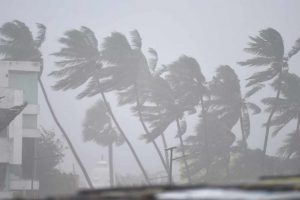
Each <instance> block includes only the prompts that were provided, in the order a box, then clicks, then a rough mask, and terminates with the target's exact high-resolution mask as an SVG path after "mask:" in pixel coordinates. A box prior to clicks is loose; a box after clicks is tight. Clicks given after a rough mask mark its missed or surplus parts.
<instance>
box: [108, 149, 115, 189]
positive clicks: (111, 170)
mask: <svg viewBox="0 0 300 200" xmlns="http://www.w3.org/2000/svg"><path fill="white" fill-rule="evenodd" d="M113 156H114V155H113V143H111V144H109V146H108V159H109V182H110V187H114V185H115V183H114V182H115V181H114V180H115V179H114V157H113Z"/></svg>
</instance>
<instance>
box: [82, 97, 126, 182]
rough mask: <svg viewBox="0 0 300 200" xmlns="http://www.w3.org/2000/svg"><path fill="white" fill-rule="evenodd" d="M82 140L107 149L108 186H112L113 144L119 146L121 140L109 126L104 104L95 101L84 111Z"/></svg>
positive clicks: (109, 119) (108, 117)
mask: <svg viewBox="0 0 300 200" xmlns="http://www.w3.org/2000/svg"><path fill="white" fill-rule="evenodd" d="M82 133H83V138H84V140H85V141H93V142H95V143H96V144H98V145H101V146H107V147H108V156H109V177H110V186H111V187H113V186H114V166H113V144H114V143H116V144H118V145H120V144H121V142H122V140H121V138H120V136H119V135H118V134H117V132H116V130H115V129H114V127H112V124H111V118H110V114H109V113H108V111H107V109H106V106H105V103H103V102H102V101H97V102H96V103H95V104H94V105H93V106H92V107H91V108H89V109H88V110H87V111H86V116H85V120H84V122H83V132H82Z"/></svg>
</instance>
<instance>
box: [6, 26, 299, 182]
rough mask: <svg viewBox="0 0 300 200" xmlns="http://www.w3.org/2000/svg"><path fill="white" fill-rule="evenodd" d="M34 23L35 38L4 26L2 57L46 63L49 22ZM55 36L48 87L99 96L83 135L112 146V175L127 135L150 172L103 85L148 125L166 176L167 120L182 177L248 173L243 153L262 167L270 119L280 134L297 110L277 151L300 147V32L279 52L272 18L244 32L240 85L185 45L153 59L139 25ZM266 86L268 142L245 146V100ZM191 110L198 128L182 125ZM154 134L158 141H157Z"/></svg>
mask: <svg viewBox="0 0 300 200" xmlns="http://www.w3.org/2000/svg"><path fill="white" fill-rule="evenodd" d="M38 29H39V32H38V34H37V37H35V38H34V37H33V35H32V33H31V32H30V30H29V29H28V27H27V26H26V25H25V24H24V23H22V22H20V21H12V22H7V23H5V24H4V25H3V26H2V27H1V28H0V34H1V41H0V54H1V55H2V59H3V60H23V61H36V62H40V63H41V64H42V66H43V56H42V53H41V51H40V47H41V44H42V43H43V41H44V40H45V33H46V27H45V26H44V25H41V24H38ZM59 42H60V43H61V45H62V48H61V49H60V50H58V51H57V52H55V53H53V54H52V55H53V56H55V57H56V58H57V61H56V63H55V64H56V68H55V69H53V70H52V72H51V73H50V76H52V77H54V78H55V79H56V83H55V84H54V86H53V89H54V90H62V91H67V90H71V89H72V90H74V89H77V90H78V89H79V88H81V89H82V88H83V90H81V91H79V92H78V96H77V98H78V99H82V98H87V97H93V98H96V99H98V98H99V99H98V100H97V102H96V103H95V104H94V105H93V106H91V108H90V109H88V110H87V112H86V117H85V120H84V122H83V136H84V140H85V141H93V142H96V143H97V144H99V145H102V146H107V147H108V150H109V155H110V156H109V157H110V162H109V163H110V177H111V185H114V180H113V158H112V157H113V145H114V144H117V145H120V144H122V143H126V145H128V147H129V149H130V151H131V153H132V155H133V156H134V158H135V160H136V162H137V164H138V166H139V168H140V170H141V173H142V174H143V177H144V178H145V181H146V183H147V184H151V180H150V177H149V175H148V173H147V171H146V170H145V168H144V166H143V163H142V162H141V160H140V158H139V156H138V154H137V152H136V151H135V149H134V147H133V145H132V144H131V142H130V140H129V139H128V134H129V133H126V132H125V131H124V130H123V129H122V126H121V124H120V123H119V121H118V120H117V116H116V115H115V113H114V111H113V108H112V107H111V106H110V104H109V100H108V99H107V94H109V93H114V94H115V95H117V99H118V105H119V106H123V105H129V106H130V107H131V112H132V113H133V114H134V115H135V116H136V117H137V119H138V121H139V122H140V123H141V125H142V127H143V130H144V133H143V135H141V138H142V139H143V140H144V141H145V142H146V143H151V144H152V145H153V147H154V150H155V153H157V156H158V157H159V158H160V161H161V164H162V169H164V171H165V173H166V175H167V176H168V177H170V176H171V174H170V170H169V166H170V163H169V156H168V154H167V153H164V149H167V148H168V143H167V140H166V137H165V132H166V130H167V129H168V127H169V126H170V125H171V124H173V123H174V124H175V125H176V128H177V133H176V134H174V137H176V138H178V144H179V145H178V151H179V153H180V154H181V157H180V158H181V159H180V161H181V163H182V167H181V169H182V170H181V174H182V177H183V179H184V180H185V181H186V182H187V183H197V182H201V181H211V180H230V178H234V177H237V173H238V171H241V172H242V173H243V174H245V173H249V174H251V170H252V171H255V169H254V168H253V167H252V168H251V165H247V166H245V163H247V162H248V161H250V160H251V159H254V160H255V159H257V157H259V159H258V160H259V162H260V163H261V166H262V168H263V169H266V168H268V166H269V165H268V162H269V160H270V159H273V158H271V157H270V156H268V155H267V154H266V151H267V147H268V144H269V134H270V130H271V128H274V132H273V135H276V134H277V133H279V132H280V131H281V130H282V129H283V127H285V126H286V125H287V124H288V123H290V122H291V121H292V120H294V119H296V121H297V126H296V129H295V131H293V132H292V133H290V134H288V135H287V137H286V138H287V139H286V140H285V141H284V144H283V146H282V147H281V148H280V149H279V153H280V155H281V157H280V159H295V158H299V157H300V148H299V145H298V142H299V141H300V133H299V128H300V89H299V85H300V78H299V77H298V76H297V75H296V74H291V73H289V72H288V62H289V60H290V59H291V58H292V57H293V56H294V55H296V54H297V53H298V52H299V50H300V39H298V40H297V41H296V43H295V45H294V47H293V48H292V50H290V51H289V52H287V54H285V51H284V44H283V39H282V38H281V35H280V34H279V33H278V32H277V31H276V30H274V29H272V28H268V29H264V30H261V31H260V32H259V34H258V36H256V37H250V43H249V44H248V47H247V48H245V51H246V52H248V53H249V54H251V55H252V56H253V57H252V58H250V59H248V60H246V61H243V62H239V65H241V66H249V67H253V68H254V70H255V71H256V70H259V71H258V72H255V73H254V74H253V75H251V76H250V77H249V78H248V79H247V85H246V88H247V92H246V93H245V94H243V93H242V91H241V86H240V81H239V78H238V76H237V74H236V73H235V71H234V70H233V68H231V67H230V66H227V65H222V66H220V67H218V68H217V70H216V74H215V76H214V77H213V78H212V80H209V81H208V80H206V78H205V76H204V75H203V74H202V72H201V68H200V65H199V63H198V62H197V60H196V59H194V58H192V57H188V56H185V55H183V56H181V57H179V58H178V59H177V60H176V61H174V62H172V63H170V64H166V65H159V64H158V63H159V62H158V53H157V52H156V51H155V50H154V49H152V48H149V50H148V53H149V54H150V56H149V58H147V57H146V56H145V54H144V52H143V51H142V39H141V36H140V34H139V33H138V31H136V30H134V31H132V32H130V38H129V39H128V38H126V36H125V35H123V34H122V33H119V32H113V33H111V34H110V35H109V36H107V37H105V38H104V39H103V41H102V42H101V44H100V45H99V43H98V40H97V38H96V36H95V34H94V32H93V31H92V30H91V29H89V28H87V27H81V28H79V29H72V30H69V31H66V32H65V34H64V35H63V36H62V37H60V39H59ZM51 67H52V66H51ZM39 83H40V86H41V89H42V91H43V94H44V96H45V99H46V102H47V105H48V106H49V109H50V112H51V114H52V116H53V118H54V120H55V122H56V124H57V125H58V127H59V129H60V130H61V132H62V133H63V135H64V137H65V138H66V140H67V142H68V145H69V147H70V149H71V151H72V153H73V154H74V156H75V158H76V160H77V161H78V164H79V166H80V167H81V169H82V171H83V174H84V175H85V177H86V180H87V182H88V184H89V186H90V187H93V185H92V181H91V180H90V177H89V176H88V173H87V172H86V170H85V168H84V166H83V164H82V162H81V160H80V158H79V156H78V155H77V153H76V149H74V147H73V145H72V143H71V141H70V139H69V137H68V135H67V133H66V132H65V131H64V129H63V127H62V125H61V124H60V123H59V121H58V119H57V117H56V115H55V113H54V111H53V108H52V106H51V104H50V102H49V98H48V97H47V94H46V90H45V88H44V86H43V81H42V79H41V78H40V79H39ZM264 87H266V88H270V87H271V88H273V89H274V90H275V92H276V96H275V97H273V98H270V97H266V98H263V99H262V102H263V103H264V104H265V105H266V110H265V111H266V112H267V113H269V117H268V119H267V120H266V123H265V124H263V126H264V127H265V129H266V132H265V135H264V136H263V137H262V138H257V139H258V140H263V141H264V146H263V147H262V151H261V150H251V149H249V148H248V144H247V139H248V137H249V135H250V134H251V131H250V127H251V125H250V112H249V110H251V111H252V113H253V114H259V113H261V108H260V107H259V106H258V105H256V104H255V103H253V102H250V101H249V98H251V97H252V95H254V94H256V92H258V91H259V90H261V89H263V88H264ZM248 88H249V89H248ZM191 116H196V117H197V119H198V124H197V126H196V128H195V131H194V133H189V134H187V125H188V121H187V119H188V118H189V117H191ZM238 123H240V135H241V139H240V140H238V139H237V137H236V134H238V133H234V132H233V131H232V129H233V128H234V127H235V126H236V125H237V124H238ZM159 138H161V140H162V144H163V147H159V146H158V144H157V140H158V139H159ZM257 155H259V156H257ZM276 159H277V158H276ZM278 159H279V158H278ZM252 165H253V164H252ZM256 166H257V163H256ZM256 166H254V167H256ZM256 171H257V170H256Z"/></svg>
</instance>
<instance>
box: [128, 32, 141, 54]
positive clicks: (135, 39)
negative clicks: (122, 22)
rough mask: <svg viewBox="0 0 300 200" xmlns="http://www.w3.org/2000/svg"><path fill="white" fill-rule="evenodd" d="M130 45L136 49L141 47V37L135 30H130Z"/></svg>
mask: <svg viewBox="0 0 300 200" xmlns="http://www.w3.org/2000/svg"><path fill="white" fill-rule="evenodd" d="M130 35H131V43H132V46H133V47H134V48H136V49H138V50H141V48H142V38H141V36H140V34H139V32H138V31H137V30H133V31H131V32H130Z"/></svg>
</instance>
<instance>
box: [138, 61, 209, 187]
mask: <svg viewBox="0 0 300 200" xmlns="http://www.w3.org/2000/svg"><path fill="white" fill-rule="evenodd" d="M150 63H151V62H150ZM153 68H154V67H152V71H153V82H152V83H151V86H150V87H149V88H151V89H150V92H149V93H148V94H149V95H150V97H149V99H148V100H150V101H151V103H154V104H150V105H149V104H148V105H144V107H143V109H142V112H143V115H144V118H145V120H146V121H147V122H148V123H150V129H151V130H150V132H151V134H148V135H145V136H144V137H145V138H146V139H147V141H151V140H154V139H155V138H156V137H158V136H159V135H161V134H163V133H164V131H165V130H166V129H167V128H168V127H169V125H170V124H172V123H173V122H175V123H176V127H177V135H176V137H178V139H179V142H180V146H181V147H180V150H181V153H182V155H183V157H182V158H183V162H184V165H185V172H184V174H185V175H186V177H187V178H188V181H189V182H191V181H192V180H191V176H190V173H189V167H188V162H187V155H186V152H185V145H184V142H183V135H184V133H185V132H186V122H185V120H184V113H185V112H187V113H189V114H193V113H195V112H196V109H195V107H196V105H197V104H198V103H199V101H200V96H201V95H202V90H201V88H200V87H199V85H200V84H202V83H203V81H204V77H203V75H202V73H201V70H200V66H199V64H198V63H197V61H196V60H195V59H194V58H191V57H188V56H181V57H180V58H179V59H178V60H177V61H175V62H173V63H171V64H170V65H167V66H163V67H162V68H160V69H158V70H154V69H153ZM162 73H163V74H162ZM161 74H162V76H163V77H165V79H163V78H161V77H160V75H161Z"/></svg>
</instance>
